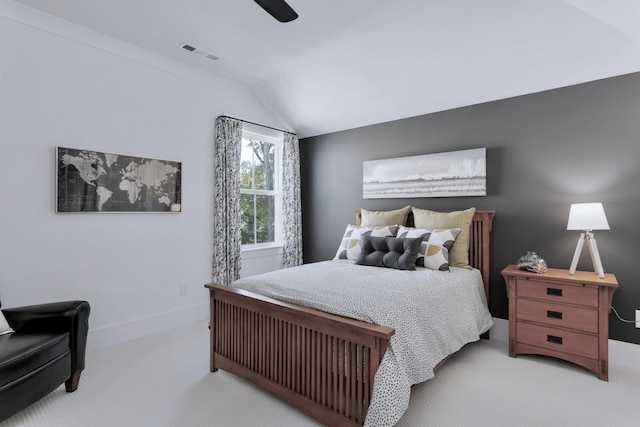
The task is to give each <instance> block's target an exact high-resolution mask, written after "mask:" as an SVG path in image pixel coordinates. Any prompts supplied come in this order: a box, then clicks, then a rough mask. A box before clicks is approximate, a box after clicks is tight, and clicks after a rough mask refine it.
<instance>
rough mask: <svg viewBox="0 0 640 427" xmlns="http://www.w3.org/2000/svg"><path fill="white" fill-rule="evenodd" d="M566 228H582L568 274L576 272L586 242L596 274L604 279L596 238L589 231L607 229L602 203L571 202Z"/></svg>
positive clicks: (607, 224) (607, 223)
mask: <svg viewBox="0 0 640 427" xmlns="http://www.w3.org/2000/svg"><path fill="white" fill-rule="evenodd" d="M567 230H582V234H580V238H579V239H578V245H577V246H576V251H575V253H574V254H573V261H571V268H569V274H571V275H573V274H575V273H576V267H577V265H578V260H579V259H580V253H581V252H582V247H583V246H584V244H585V242H586V243H587V246H588V247H589V252H590V253H591V261H592V262H593V267H594V269H595V271H596V273H598V276H599V277H600V278H601V279H604V269H603V268H602V261H601V260H600V253H599V252H598V245H597V244H596V238H595V237H594V236H593V233H592V232H591V231H592V230H609V222H607V216H606V215H605V214H604V208H603V207H602V203H574V204H572V205H571V208H570V209H569V221H568V223H567Z"/></svg>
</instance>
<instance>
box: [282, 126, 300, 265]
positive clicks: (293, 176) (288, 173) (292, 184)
mask: <svg viewBox="0 0 640 427" xmlns="http://www.w3.org/2000/svg"><path fill="white" fill-rule="evenodd" d="M283 142H284V143H283V150H282V153H283V156H282V157H283V161H282V171H283V172H282V192H283V203H282V217H283V220H284V224H283V229H284V233H283V238H284V248H283V255H282V261H283V265H284V268H288V267H295V266H296V265H301V264H302V202H301V199H300V146H299V143H298V137H297V136H296V135H294V134H291V133H286V132H285V134H284V141H283Z"/></svg>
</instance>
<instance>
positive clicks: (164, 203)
mask: <svg viewBox="0 0 640 427" xmlns="http://www.w3.org/2000/svg"><path fill="white" fill-rule="evenodd" d="M56 161H57V169H56V170H57V176H56V178H57V203H56V210H57V212H171V211H173V212H176V211H179V210H180V206H181V201H180V198H181V177H182V164H181V163H180V162H173V161H168V160H158V159H151V158H146V157H134V156H128V155H121V154H110V153H102V152H97V151H89V150H80V149H75V148H64V147H58V148H57V150H56ZM176 207H177V208H176Z"/></svg>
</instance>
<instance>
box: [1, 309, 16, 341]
mask: <svg viewBox="0 0 640 427" xmlns="http://www.w3.org/2000/svg"><path fill="white" fill-rule="evenodd" d="M11 332H15V331H14V330H13V329H11V326H9V324H8V323H7V319H5V318H4V314H2V311H0V335H4V334H10V333H11Z"/></svg>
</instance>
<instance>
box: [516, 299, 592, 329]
mask: <svg viewBox="0 0 640 427" xmlns="http://www.w3.org/2000/svg"><path fill="white" fill-rule="evenodd" d="M516 307H517V308H516V310H517V317H518V320H528V321H531V322H538V323H543V324H545V325H550V326H556V327H561V328H570V329H577V330H580V331H585V332H591V333H594V334H597V333H598V310H597V309H595V308H587V307H573V306H568V305H562V304H554V303H551V302H543V301H533V300H529V299H518V300H517V301H516Z"/></svg>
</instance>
